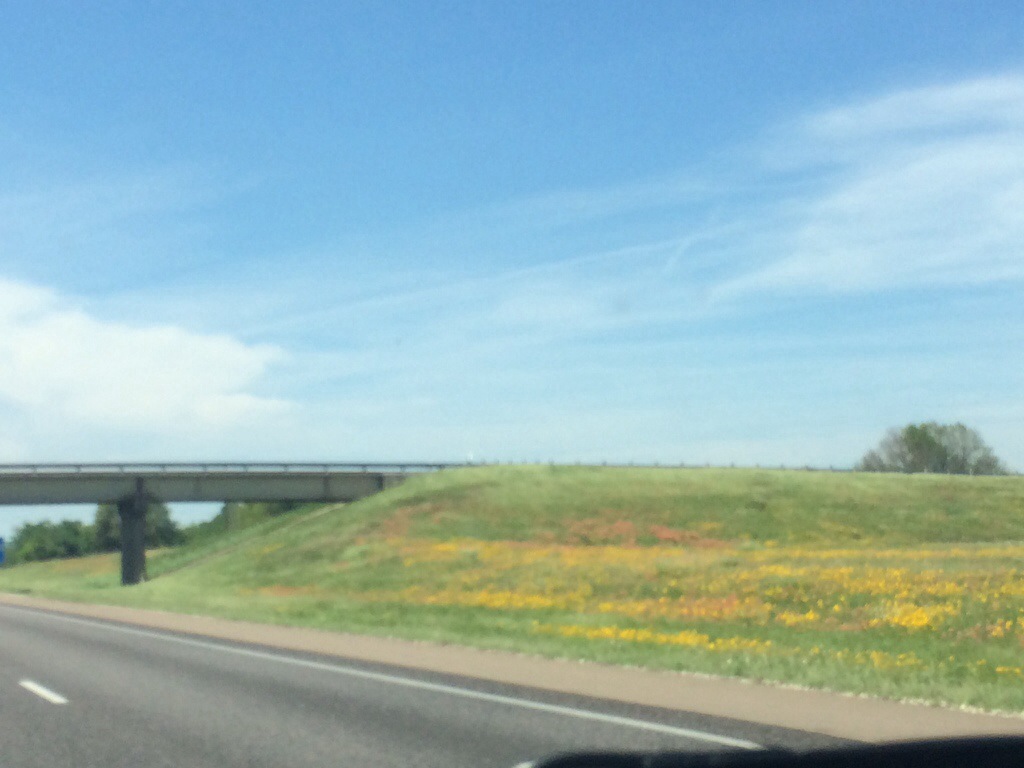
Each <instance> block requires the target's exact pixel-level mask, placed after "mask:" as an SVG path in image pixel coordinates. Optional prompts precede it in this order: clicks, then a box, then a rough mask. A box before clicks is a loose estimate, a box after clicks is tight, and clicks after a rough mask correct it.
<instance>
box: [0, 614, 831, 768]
mask: <svg viewBox="0 0 1024 768" xmlns="http://www.w3.org/2000/svg"><path fill="white" fill-rule="evenodd" d="M835 743H838V740H836V739H830V738H827V737H823V736H816V735H812V734H805V733H801V732H799V731H792V730H788V729H780V728H773V727H769V726H759V725H754V724H750V723H742V722H738V721H730V720H723V719H721V718H711V717H707V716H703V715H688V714H686V713H680V712H676V711H669V710H660V709H655V708H649V707H638V706H633V705H628V704H620V703H612V702H606V701H600V700H595V699H588V698H581V697H577V696H570V695H568V694H558V693H552V692H542V691H537V690H532V689H527V688H521V687H515V686H509V685H501V684H496V683H487V682H484V681H480V680H473V679H466V678H459V677H454V676H451V675H439V674H436V673H426V672H423V673H421V672H417V671H410V670H409V669H406V668H399V667H386V666H383V665H375V664H368V663H365V662H358V661H349V660H345V659H338V658H333V657H325V656H316V655H312V654H300V653H293V652H285V651H280V650H274V649H269V648H263V647H260V646H254V645H247V644H238V643H231V642H227V641H220V640H211V639H208V638H200V637H193V636H188V635H183V634H175V633H170V632H162V631H156V630H151V629H142V628H138V627H131V626H128V625H122V624H117V623H113V622H105V621H98V620H95V619H86V618H81V617H73V616H67V615H62V614H58V613H50V612H47V611H40V610H35V609H28V608H21V607H11V606H3V605H0V765H4V766H10V767H12V768H14V767H19V768H20V767H21V766H48V767H52V766H67V765H73V766H76V768H100V767H101V766H102V767H103V768H109V767H110V766H129V765H130V766H145V767H154V768H155V767H156V766H172V765H173V766H243V765H244V766H289V768H295V767H297V766H360V768H371V767H372V766H402V767H403V768H409V767H411V766H415V767H417V768H419V767H422V768H432V767H437V768H441V767H442V766H443V767H446V768H489V767H490V766H494V767H495V768H511V766H514V765H516V764H517V763H519V762H521V761H524V760H529V759H534V758H537V757H541V756H544V755H550V754H553V753H558V752H564V751H568V750H586V749H591V750H593V749H679V750H701V751H704V750H721V749H750V748H756V747H757V746H761V745H772V746H778V745H782V746H787V747H792V748H795V749H806V748H809V747H813V746H824V745H827V744H835Z"/></svg>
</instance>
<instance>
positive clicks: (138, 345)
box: [0, 279, 287, 433]
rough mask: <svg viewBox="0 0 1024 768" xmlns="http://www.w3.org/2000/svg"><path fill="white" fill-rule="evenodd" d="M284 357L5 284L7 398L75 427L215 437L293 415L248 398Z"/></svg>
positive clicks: (1, 332)
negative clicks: (99, 313)
mask: <svg viewBox="0 0 1024 768" xmlns="http://www.w3.org/2000/svg"><path fill="white" fill-rule="evenodd" d="M281 355H282V353H281V352H280V351H279V350H278V349H276V348H274V347H270V346H249V345H245V344H243V343H241V342H239V341H237V340H235V339H232V338H230V337H228V336H218V335H210V334H198V333H193V332H190V331H187V330H183V329H181V328H178V327H173V326H132V325H128V324H124V323H117V322H109V321H105V320H100V319H97V318H95V317H92V316H90V315H88V314H86V313H84V312H82V311H80V310H78V309H75V308H69V307H68V306H67V303H66V301H65V300H64V299H63V298H62V297H60V296H59V295H57V294H55V293H53V292H51V291H48V290H46V289H42V288H38V287H35V286H31V285H26V284H24V283H18V282H12V281H9V280H3V279H0V361H2V364H0V398H2V399H4V400H6V401H8V402H9V403H11V404H14V405H15V406H17V407H18V408H19V409H21V410H25V411H28V412H29V413H30V414H33V415H35V416H37V417H39V418H44V419H59V420H62V421H65V422H67V423H68V424H69V426H74V425H96V426H103V427H105V428H108V429H109V428H115V429H123V430H126V431H130V432H146V431H150V432H152V431H157V432H167V433H180V432H189V431H196V430H198V431H205V430H216V429H219V428H222V427H226V426H232V425H235V424H238V423H240V422H243V421H245V420H247V419H257V418H264V417H266V416H268V415H271V414H275V413H278V412H280V411H281V410H283V409H285V408H286V407H287V404H286V403H285V402H283V401H281V400H276V399H272V398H265V397H260V396H258V395H255V394H253V393H252V392H251V391H250V390H251V388H252V387H253V386H254V385H255V384H256V383H257V382H258V380H259V379H260V377H261V376H263V374H264V373H265V371H266V370H267V368H268V367H269V366H270V365H271V364H272V363H273V362H275V361H277V360H279V359H280V358H281Z"/></svg>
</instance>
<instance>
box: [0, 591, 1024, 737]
mask: <svg viewBox="0 0 1024 768" xmlns="http://www.w3.org/2000/svg"><path fill="white" fill-rule="evenodd" d="M0 603H5V604H8V605H16V606H23V607H27V608H36V609H40V610H47V611H57V612H60V613H65V614H71V615H76V616H86V617H90V618H94V619H101V620H105V621H114V622H119V623H124V624H132V625H135V626H142V627H149V628H151V629H161V630H168V631H173V632H181V633H186V634H190V635H197V636H202V637H209V638H218V639H222V640H230V641H234V642H241V643H250V644H254V645H262V646H267V647H270V648H278V649H283V650H290V651H299V652H303V653H315V654H321V655H325V656H333V657H338V658H345V659H356V660H360V661H367V662H375V663H380V664H389V665H395V666H401V667H408V668H412V669H421V670H428V671H431V672H439V673H444V674H451V675H460V676H463V677H471V678H477V679H480V680H489V681H493V682H498V683H507V684H510V685H520V686H527V687H531V688H538V689H541V690H548V691H556V692H560V693H567V694H575V695H581V696H589V697H593V698H600V699H609V700H613V701H620V702H626V703H629V704H638V705H642V706H651V707H660V708H664V709H672V710H677V711H681V712H694V713H699V714H704V715H711V716H716V717H725V718H732V719H735V720H746V721H749V722H754V723H760V724H763V725H771V726H776V727H781V728H792V729H798V730H803V731H810V732H814V733H820V734H824V735H827V736H835V737H838V738H843V739H854V740H858V741H866V742H880V741H892V740H898V739H912V738H937V737H947V736H957V735H963V736H977V735H987V734H1017V735H1024V718H1020V717H1009V716H1006V717H1004V716H998V715H990V714H975V713H970V712H964V711H961V710H957V709H948V708H943V707H932V706H926V705H921V704H906V703H898V702H893V701H886V700H882V699H875V698H870V697H861V696H848V695H844V694H836V693H830V692H826V691H809V690H803V689H798V688H788V687H781V686H773V685H764V684H759V683H751V682H746V681H741V680H734V679H729V678H716V677H710V676H703V675H691V674H682V673H675V672H665V671H658V670H646V669H637V668H631V667H616V666H608V665H603V664H595V663H591V662H575V661H567V660H559V659H545V658H539V657H535V656H526V655H519V654H514V653H507V652H501V651H484V650H478V649H473V648H465V647H462V646H454V645H440V644H436V643H427V642H415V641H408V640H396V639H392V638H382V637H371V636H366V635H351V634H345V633H339V632H325V631H321V630H315V629H306V628H302V627H284V626H277V625H267V624H255V623H251V622H244V621H231V620H227V619H218V618H213V617H209V616H188V615H182V614H175V613H167V612H164V611H151V610H143V609H138V608H123V607H119V606H105V605H86V604H80V603H68V602H62V601H57V600H48V599H44V598H37V597H27V596H24V595H14V594H3V593H0Z"/></svg>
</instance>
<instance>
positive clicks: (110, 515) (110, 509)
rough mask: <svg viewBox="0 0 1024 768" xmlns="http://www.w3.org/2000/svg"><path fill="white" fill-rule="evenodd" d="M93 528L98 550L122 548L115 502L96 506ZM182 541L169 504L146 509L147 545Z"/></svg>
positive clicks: (162, 544) (157, 504)
mask: <svg viewBox="0 0 1024 768" xmlns="http://www.w3.org/2000/svg"><path fill="white" fill-rule="evenodd" d="M93 530H94V531H95V534H94V536H95V548H96V551H97V552H115V551H117V550H119V549H120V548H121V516H120V515H119V514H118V512H117V506H116V505H115V504H100V505H99V506H98V507H97V508H96V522H95V525H94V527H93ZM182 541H183V536H182V533H181V529H180V528H178V525H177V523H175V522H174V520H172V519H171V512H170V510H169V509H167V505H165V504H161V503H159V502H157V503H153V504H150V505H149V507H148V509H147V510H146V546H147V547H173V546H175V545H177V544H181V543H182Z"/></svg>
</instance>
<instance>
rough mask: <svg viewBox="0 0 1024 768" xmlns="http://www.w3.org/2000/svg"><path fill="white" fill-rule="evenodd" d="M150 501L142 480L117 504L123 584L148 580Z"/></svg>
mask: <svg viewBox="0 0 1024 768" xmlns="http://www.w3.org/2000/svg"><path fill="white" fill-rule="evenodd" d="M148 506H149V500H148V499H147V498H146V491H145V488H144V487H143V483H142V478H141V477H140V478H136V480H135V493H133V494H132V495H131V496H129V497H128V498H126V499H122V500H121V501H119V502H118V503H117V514H118V516H120V518H121V584H123V585H125V586H129V585H131V584H138V583H139V582H140V581H142V580H144V579H145V578H146V508H147V507H148Z"/></svg>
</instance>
